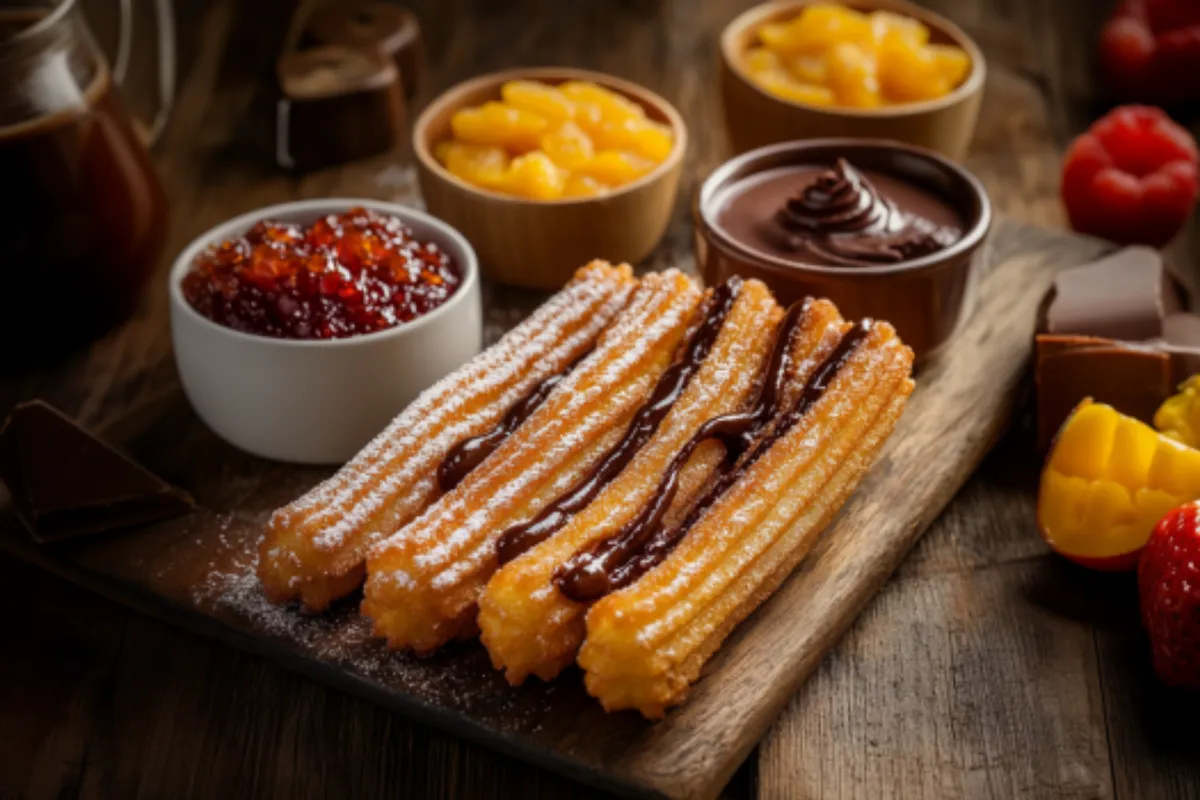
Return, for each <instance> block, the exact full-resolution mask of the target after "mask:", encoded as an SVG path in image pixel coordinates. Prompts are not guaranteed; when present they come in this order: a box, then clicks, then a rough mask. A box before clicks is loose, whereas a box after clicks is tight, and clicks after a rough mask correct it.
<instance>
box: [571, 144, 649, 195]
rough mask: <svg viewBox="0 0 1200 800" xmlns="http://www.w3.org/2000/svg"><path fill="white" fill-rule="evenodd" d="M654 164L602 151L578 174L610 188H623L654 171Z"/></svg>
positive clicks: (613, 152) (626, 154)
mask: <svg viewBox="0 0 1200 800" xmlns="http://www.w3.org/2000/svg"><path fill="white" fill-rule="evenodd" d="M654 166H655V164H654V162H653V161H650V160H648V159H645V158H641V157H639V156H636V155H634V154H632V153H625V152H622V151H619V150H602V151H600V152H599V153H596V156H595V157H594V158H593V159H592V160H591V161H589V162H588V163H586V164H584V165H583V166H582V167H580V168H579V169H578V170H576V173H577V174H578V175H581V176H583V177H587V178H593V179H595V180H597V181H599V182H600V183H604V184H608V185H609V186H622V185H624V184H626V183H629V182H631V181H635V180H637V179H638V178H640V177H642V176H643V175H645V174H646V173H648V172H650V171H651V170H652V169H654Z"/></svg>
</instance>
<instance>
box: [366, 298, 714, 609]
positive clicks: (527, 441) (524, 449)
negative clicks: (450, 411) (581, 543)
mask: <svg viewBox="0 0 1200 800" xmlns="http://www.w3.org/2000/svg"><path fill="white" fill-rule="evenodd" d="M673 280H674V276H663V280H661V281H660V280H652V279H649V278H648V279H646V281H644V286H643V287H642V288H640V289H639V290H638V291H637V292H636V293H635V296H634V298H633V300H631V302H630V308H629V310H627V311H626V313H624V314H622V315H621V317H620V318H618V320H617V322H616V323H614V325H613V326H612V327H611V328H610V329H609V330H607V331H605V332H604V334H603V335H602V336H601V338H600V341H599V342H598V344H597V346H596V350H595V351H594V352H593V353H592V354H591V355H590V356H588V358H587V359H585V360H584V361H583V362H582V363H581V364H580V365H579V367H578V368H576V370H575V371H574V372H572V374H571V375H570V376H569V377H568V378H567V379H566V380H565V381H563V383H562V384H560V385H559V387H558V388H557V389H555V391H554V393H553V394H551V396H550V397H549V398H548V399H547V401H546V403H545V404H544V405H543V406H542V407H541V408H540V409H538V411H537V412H535V413H534V415H533V416H532V417H530V419H529V420H528V421H527V423H526V425H527V426H528V427H529V429H530V430H536V431H537V432H538V433H537V435H535V436H532V437H526V438H524V440H519V439H516V438H514V439H512V440H510V442H509V443H508V444H506V445H504V446H502V447H501V448H500V449H499V450H497V452H496V453H495V454H494V455H493V456H492V457H491V458H489V459H488V460H487V461H485V462H484V465H482V466H481V467H480V468H479V470H477V472H476V473H474V474H472V475H470V476H468V477H467V479H466V481H464V483H463V485H462V486H460V487H459V489H458V490H456V491H454V492H452V493H451V494H449V495H447V496H445V497H444V498H443V499H442V500H440V501H438V502H437V503H435V504H434V505H433V506H431V507H430V508H429V509H428V510H426V512H425V513H424V514H422V515H421V516H420V517H419V518H417V520H415V521H414V522H413V523H412V524H410V525H409V526H408V527H407V528H405V529H404V530H402V531H401V532H400V533H399V534H398V536H397V539H406V540H407V541H408V542H410V543H412V544H413V545H414V546H415V548H417V547H419V548H421V549H422V550H423V552H421V553H420V554H419V555H418V556H416V557H415V558H414V560H413V566H414V567H416V568H418V569H420V570H422V572H425V573H426V574H428V572H429V571H432V570H437V569H438V568H445V569H446V570H447V572H446V573H444V574H443V575H440V576H438V577H437V578H435V579H434V585H435V587H439V586H445V585H450V584H452V583H453V582H454V581H455V580H456V579H457V577H458V575H459V574H460V573H462V572H466V571H470V570H471V569H472V568H474V567H475V566H476V565H477V562H478V561H479V560H480V557H481V555H480V554H481V552H482V554H483V555H484V556H486V555H487V553H488V552H489V548H488V547H486V546H484V547H480V546H479V545H480V544H486V543H485V542H481V541H480V535H481V533H482V532H483V531H484V529H485V528H487V527H488V526H489V525H490V526H493V527H494V526H495V523H496V522H497V521H500V520H503V519H504V518H505V517H506V516H507V515H508V514H509V513H510V512H511V511H512V510H513V509H514V507H515V505H516V504H517V503H518V502H519V501H521V500H523V499H525V498H527V497H528V496H529V494H530V493H531V491H532V490H533V489H534V487H536V486H537V485H538V484H540V483H541V482H543V481H545V480H546V479H547V478H548V477H549V476H551V475H552V474H553V473H554V472H556V471H557V469H558V468H559V467H560V466H561V464H562V462H563V461H564V460H565V459H566V458H567V457H568V456H569V455H570V454H572V453H573V452H575V451H576V450H577V449H578V448H579V447H580V446H581V445H582V444H583V443H585V442H588V441H589V440H591V439H592V438H593V437H595V436H596V435H597V434H598V433H600V432H602V431H603V430H604V429H605V428H606V427H608V426H609V425H610V424H611V420H608V419H605V418H603V417H599V418H591V417H588V416H587V415H586V413H585V410H586V409H587V408H588V407H589V406H591V405H594V404H595V403H597V402H599V401H601V400H607V401H616V402H617V404H618V405H622V406H624V405H632V404H635V403H636V402H637V400H638V399H639V398H640V397H641V396H642V395H643V394H644V393H645V391H646V389H647V388H648V387H647V386H642V385H640V384H637V383H629V382H628V381H629V378H630V376H631V375H632V374H633V373H634V372H635V370H636V368H637V367H638V365H640V364H641V363H642V362H643V361H644V360H645V358H646V357H647V355H648V353H650V352H651V351H652V350H653V349H654V348H655V347H656V346H661V341H662V339H663V337H664V336H666V335H668V334H669V333H670V332H671V331H674V330H678V329H679V327H680V326H681V325H682V324H683V323H684V322H685V321H686V320H687V318H688V317H689V316H690V315H691V311H692V309H693V307H694V304H695V296H694V295H689V294H687V293H678V292H672V291H669V290H667V289H666V288H665V287H666V286H667V285H669V283H670V282H673ZM642 383H649V382H648V381H643V382H642ZM581 416H582V417H584V419H583V421H582V423H577V422H576V420H579V419H580V417H581ZM531 451H537V453H538V458H537V459H535V463H534V466H533V467H532V468H530V469H525V470H524V471H521V472H520V473H519V474H513V473H514V469H515V465H517V464H521V463H524V462H525V461H526V460H528V457H529V454H530V452H531ZM496 474H502V475H505V474H507V475H512V477H511V479H510V480H508V481H507V482H506V483H504V484H503V485H502V486H501V487H499V489H498V490H497V491H495V492H494V493H491V494H490V495H489V496H488V497H483V496H481V490H482V489H483V487H484V486H485V484H487V483H488V482H489V479H492V480H494V476H495V475H496ZM497 532H498V531H497ZM485 538H486V537H485ZM393 541H396V540H393ZM472 545H476V546H475V547H472ZM386 546H387V545H385V547H386ZM425 548H428V549H425ZM464 551H465V552H464Z"/></svg>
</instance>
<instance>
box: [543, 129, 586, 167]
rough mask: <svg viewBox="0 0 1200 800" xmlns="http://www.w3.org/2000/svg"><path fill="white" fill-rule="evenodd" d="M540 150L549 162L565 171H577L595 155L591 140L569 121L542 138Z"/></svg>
mask: <svg viewBox="0 0 1200 800" xmlns="http://www.w3.org/2000/svg"><path fill="white" fill-rule="evenodd" d="M542 150H543V152H545V153H546V155H548V156H549V157H550V160H551V161H553V162H554V163H555V164H557V165H558V166H560V167H562V168H563V169H566V170H573V169H578V168H579V167H581V166H583V165H584V164H586V163H587V162H589V161H591V160H592V156H593V155H595V147H594V145H593V144H592V140H591V138H590V137H588V135H587V134H586V133H584V132H583V129H582V128H580V127H579V126H578V125H576V124H575V123H574V122H570V121H568V122H565V123H563V124H562V125H560V126H559V127H558V128H556V129H555V130H552V131H550V132H549V133H547V134H546V135H545V136H543V137H542Z"/></svg>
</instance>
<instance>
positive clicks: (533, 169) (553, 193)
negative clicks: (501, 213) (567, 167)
mask: <svg viewBox="0 0 1200 800" xmlns="http://www.w3.org/2000/svg"><path fill="white" fill-rule="evenodd" d="M565 184H566V173H565V172H564V171H563V170H562V169H560V168H559V167H557V166H555V164H554V162H553V161H551V160H550V157H549V156H548V155H546V154H545V153H540V152H535V153H526V154H525V155H523V156H519V157H517V158H514V159H513V160H512V163H511V164H509V167H508V172H507V173H505V175H504V180H503V182H502V183H501V186H502V188H503V190H504V191H505V192H507V193H509V194H512V195H516V196H517V197H524V198H527V199H529V200H557V199H559V198H560V197H562V194H563V186H564V185H565Z"/></svg>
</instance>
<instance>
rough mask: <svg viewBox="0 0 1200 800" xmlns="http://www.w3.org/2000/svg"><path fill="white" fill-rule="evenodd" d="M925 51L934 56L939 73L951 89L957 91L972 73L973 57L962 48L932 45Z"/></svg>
mask: <svg viewBox="0 0 1200 800" xmlns="http://www.w3.org/2000/svg"><path fill="white" fill-rule="evenodd" d="M925 49H926V50H927V51H928V52H929V53H930V54H931V55H932V56H933V63H934V64H936V65H937V70H938V73H939V74H940V75H941V76H942V78H944V79H945V81H946V86H947V87H948V88H949V89H955V88H957V87H958V85H959V84H960V83H962V82H963V81H964V80H965V79H966V77H967V73H969V72H970V71H971V57H970V56H969V55H967V53H966V51H965V50H963V49H962V48H961V47H955V46H954V45H949V44H931V45H927V46H926V47H925Z"/></svg>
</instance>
